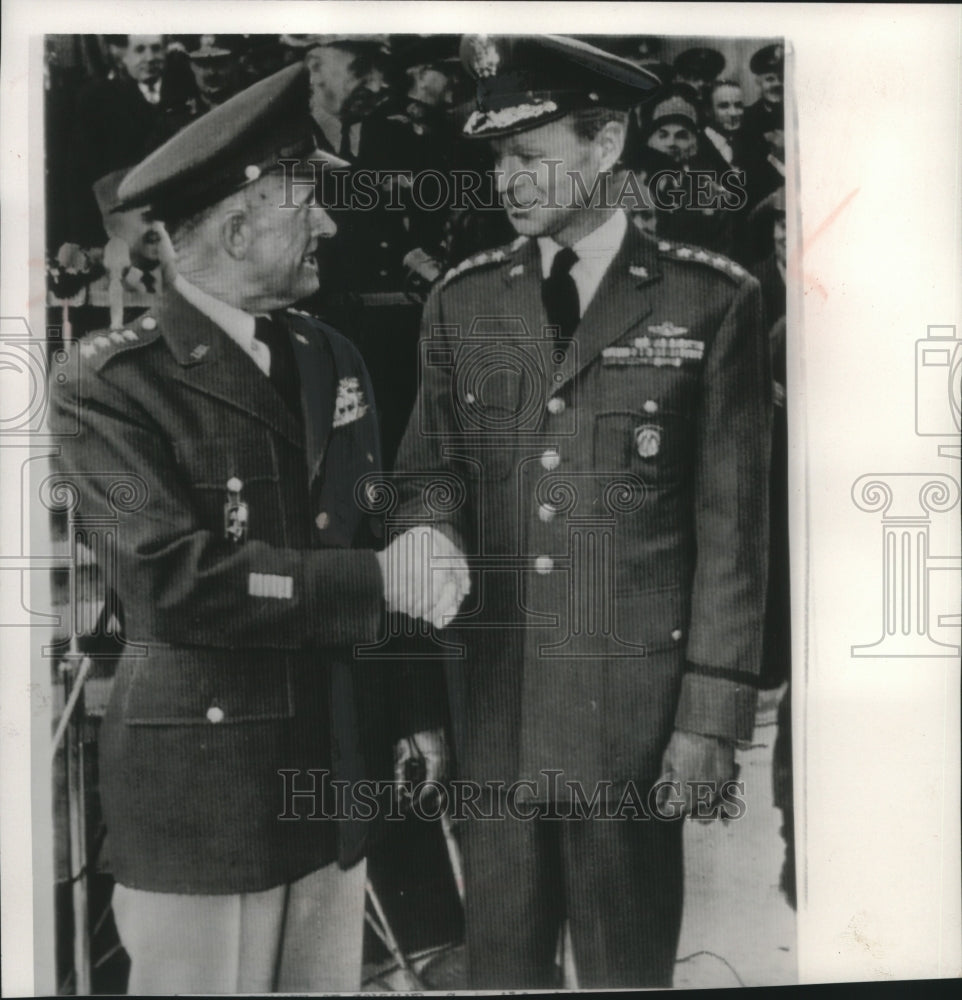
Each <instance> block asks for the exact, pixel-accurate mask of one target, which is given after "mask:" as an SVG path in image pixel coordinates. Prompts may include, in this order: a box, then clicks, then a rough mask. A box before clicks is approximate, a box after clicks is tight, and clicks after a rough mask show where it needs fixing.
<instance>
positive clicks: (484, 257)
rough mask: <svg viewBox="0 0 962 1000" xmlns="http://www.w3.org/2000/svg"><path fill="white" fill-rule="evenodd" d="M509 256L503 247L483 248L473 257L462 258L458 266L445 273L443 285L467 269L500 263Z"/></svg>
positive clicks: (442, 280)
mask: <svg viewBox="0 0 962 1000" xmlns="http://www.w3.org/2000/svg"><path fill="white" fill-rule="evenodd" d="M507 256H508V254H507V251H506V250H504V249H503V248H501V249H498V250H483V251H482V252H481V253H476V254H474V256H473V257H465V259H464V260H462V261H461V263H460V264H458V266H457V267H452V268H451V270H450V271H448V273H447V274H445V276H444V277H443V278H442V279H441V285H442V287H443V286H444V285H447V284H448V283H449V282H450V281H453V280H454V279H455V278H457V277H458V276H459V275H461V274H464V273H465V272H466V271H474V270H476V269H477V268H479V267H485V266H486V265H488V264H500V263H501V262H502V261H503V260H505V259H506V258H507Z"/></svg>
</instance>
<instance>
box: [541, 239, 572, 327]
mask: <svg viewBox="0 0 962 1000" xmlns="http://www.w3.org/2000/svg"><path fill="white" fill-rule="evenodd" d="M577 261H578V255H577V254H576V253H575V252H574V250H572V249H571V247H562V248H561V249H560V250H559V251H558V252H557V253H556V254H555V255H554V260H553V261H552V262H551V273H550V274H549V275H548V277H547V278H545V279H544V281H543V282H542V284H541V301H542V302H543V303H544V308H545V312H547V314H548V323H549V324H550V325H551V326H556V327H557V328H558V333H557V336H556V338H555V339H556V340H558V341H566V340H571V338H572V336H573V335H574V332H575V328H576V327H577V325H578V320H580V319H581V303H580V302H579V300H578V287H577V285H575V279H574V278H572V277H571V269H572V268H573V267H574V266H575V264H576V263H577Z"/></svg>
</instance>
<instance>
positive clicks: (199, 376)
mask: <svg viewBox="0 0 962 1000" xmlns="http://www.w3.org/2000/svg"><path fill="white" fill-rule="evenodd" d="M153 319H154V320H155V321H156V324H157V326H158V327H159V328H160V333H161V336H162V337H163V338H164V340H165V341H166V342H167V345H168V346H169V347H170V350H171V353H172V354H173V355H174V357H175V358H176V360H177V361H178V363H179V365H180V368H179V370H178V378H179V379H180V380H181V381H182V382H184V383H185V384H186V385H188V386H190V387H191V388H193V389H196V390H197V391H198V392H202V393H205V394H206V395H208V396H213V397H216V398H217V399H219V400H221V401H222V402H224V403H227V404H228V405H230V406H233V407H235V408H237V409H238V410H242V411H243V412H244V413H247V414H250V415H251V416H252V417H254V418H255V419H257V420H260V421H262V422H263V423H265V424H267V425H268V426H269V427H270V428H271V429H272V430H274V431H276V432H277V433H278V434H281V435H283V436H284V437H285V438H287V439H288V440H289V441H291V442H293V443H294V444H296V445H299V446H303V444H304V431H303V428H302V427H301V426H300V423H299V421H298V420H297V418H296V417H295V416H294V414H293V413H291V411H290V409H289V408H288V406H287V405H286V404H285V403H284V401H283V400H282V399H281V398H280V396H279V395H278V393H277V390H276V389H275V388H274V386H273V385H272V384H271V382H270V380H269V379H268V378H267V376H266V375H264V373H263V372H262V371H261V370H260V369H259V368H258V367H257V365H256V364H255V363H254V361H253V360H252V359H251V358H250V357H248V356H247V355H246V354H245V353H244V351H243V350H242V349H241V348H240V347H239V346H238V345H237V344H235V343H234V341H233V340H231V338H230V337H229V336H228V335H227V334H226V333H225V332H224V331H223V330H222V329H221V328H220V327H219V326H217V325H216V324H215V323H213V322H212V321H211V320H210V319H208V318H207V317H206V316H205V315H204V314H203V313H202V312H200V310H198V309H195V308H194V306H192V305H191V304H190V303H189V302H187V300H186V299H184V298H183V296H181V295H179V294H178V293H177V292H176V291H175V290H174V289H172V288H171V289H168V290H167V291H166V292H165V293H164V294H163V296H162V297H161V299H160V302H159V304H158V306H157V308H156V309H154V310H153ZM141 322H144V321H141ZM145 329H146V327H145Z"/></svg>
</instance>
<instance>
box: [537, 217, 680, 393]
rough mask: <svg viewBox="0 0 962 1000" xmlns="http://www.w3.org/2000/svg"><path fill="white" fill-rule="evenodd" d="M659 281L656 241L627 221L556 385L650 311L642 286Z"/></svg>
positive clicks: (594, 356)
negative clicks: (622, 237) (571, 353)
mask: <svg viewBox="0 0 962 1000" xmlns="http://www.w3.org/2000/svg"><path fill="white" fill-rule="evenodd" d="M660 280H661V274H660V270H659V262H658V247H657V244H656V243H654V242H653V241H652V240H650V239H648V238H647V237H645V236H643V235H642V234H641V233H640V232H639V231H638V230H637V229H636V228H635V226H633V225H630V224H629V226H628V231H627V233H626V235H625V239H624V241H623V242H622V245H621V249H620V250H619V251H618V253H617V254H616V255H615V257H614V259H613V260H612V262H611V264H610V265H609V267H608V270H607V271H606V272H605V275H604V277H603V278H602V279H601V284H600V285H599V286H598V290H597V291H596V292H595V294H594V297H593V298H592V300H591V302H590V303H589V304H588V308H587V310H586V311H585V314H584V315H583V316H582V317H581V322H580V323H579V324H578V329H577V330H576V331H575V346H576V355H575V357H574V358H573V359H572V361H571V363H569V364H566V365H565V366H564V370H563V371H562V372H561V375H562V381H561V382H560V383H559V384H558V386H557V388H560V387H561V386H562V385H564V384H565V383H567V382H569V381H570V380H571V379H573V378H574V377H575V376H577V375H578V374H579V373H580V372H582V371H583V370H584V369H585V368H587V367H588V365H590V364H591V363H592V362H593V361H594V360H595V359H596V358H597V357H598V355H599V354H600V353H601V352H602V351H603V350H604V349H605V348H606V347H608V346H609V345H610V344H612V343H614V342H615V341H616V340H618V339H620V338H621V337H623V336H624V335H625V334H626V333H627V332H628V331H629V330H631V329H632V327H634V326H637V325H638V324H639V323H641V322H642V320H644V319H645V318H646V317H647V316H648V315H649V313H651V311H652V308H653V305H652V298H651V295H650V294H648V293H647V292H646V287H647V286H650V285H653V284H654V283H656V282H658V281H660Z"/></svg>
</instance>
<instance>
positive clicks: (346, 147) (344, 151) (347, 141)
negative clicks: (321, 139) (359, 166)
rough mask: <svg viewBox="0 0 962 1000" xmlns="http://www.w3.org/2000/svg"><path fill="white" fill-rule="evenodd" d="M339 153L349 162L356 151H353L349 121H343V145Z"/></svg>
mask: <svg viewBox="0 0 962 1000" xmlns="http://www.w3.org/2000/svg"><path fill="white" fill-rule="evenodd" d="M337 155H338V156H339V157H340V158H341V159H342V160H347V161H348V162H349V163H350V162H351V160H353V159H354V153H353V152H352V151H351V126H350V125H349V124H348V123H347V122H341V145H340V148H339V149H338V151H337Z"/></svg>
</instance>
